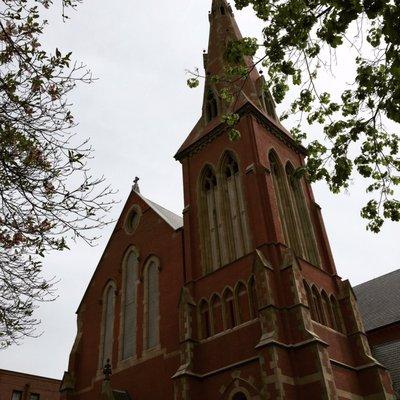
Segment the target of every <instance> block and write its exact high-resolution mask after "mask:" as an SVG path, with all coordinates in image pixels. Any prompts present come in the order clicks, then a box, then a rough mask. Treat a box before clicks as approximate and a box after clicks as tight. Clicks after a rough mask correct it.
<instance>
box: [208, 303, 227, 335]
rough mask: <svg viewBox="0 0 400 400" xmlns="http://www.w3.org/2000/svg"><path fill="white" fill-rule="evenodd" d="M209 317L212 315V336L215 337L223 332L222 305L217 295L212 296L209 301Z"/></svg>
mask: <svg viewBox="0 0 400 400" xmlns="http://www.w3.org/2000/svg"><path fill="white" fill-rule="evenodd" d="M211 315H212V334H213V335H216V334H217V333H220V332H222V331H223V330H224V321H223V318H222V304H221V299H220V297H219V296H218V295H214V296H213V297H212V299H211Z"/></svg>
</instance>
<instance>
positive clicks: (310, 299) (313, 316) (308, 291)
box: [303, 281, 318, 321]
mask: <svg viewBox="0 0 400 400" xmlns="http://www.w3.org/2000/svg"><path fill="white" fill-rule="evenodd" d="M303 283H304V289H305V291H306V296H307V303H308V307H309V309H310V314H311V319H313V320H314V321H317V318H318V317H317V312H316V309H315V303H314V299H313V295H312V292H311V289H310V286H308V283H307V282H306V281H304V282H303Z"/></svg>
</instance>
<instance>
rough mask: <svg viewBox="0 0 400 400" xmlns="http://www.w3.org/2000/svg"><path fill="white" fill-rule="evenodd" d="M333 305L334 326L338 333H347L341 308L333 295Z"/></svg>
mask: <svg viewBox="0 0 400 400" xmlns="http://www.w3.org/2000/svg"><path fill="white" fill-rule="evenodd" d="M330 299H331V304H332V311H333V324H334V329H336V330H337V331H338V332H342V333H344V332H345V329H344V326H343V320H342V313H341V311H340V306H339V304H338V302H337V300H336V298H335V297H334V296H333V295H331V298H330Z"/></svg>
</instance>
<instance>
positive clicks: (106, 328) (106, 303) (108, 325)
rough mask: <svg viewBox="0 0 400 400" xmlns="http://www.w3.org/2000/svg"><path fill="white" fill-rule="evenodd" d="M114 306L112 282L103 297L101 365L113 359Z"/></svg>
mask: <svg viewBox="0 0 400 400" xmlns="http://www.w3.org/2000/svg"><path fill="white" fill-rule="evenodd" d="M114 307H115V286H114V284H113V283H110V284H109V285H108V286H107V288H106V290H105V293H104V297H103V329H102V331H103V337H102V348H101V367H103V366H104V365H105V364H106V362H107V360H111V361H112V348H113V342H114Z"/></svg>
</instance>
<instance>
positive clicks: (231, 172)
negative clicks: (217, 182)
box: [221, 152, 250, 261]
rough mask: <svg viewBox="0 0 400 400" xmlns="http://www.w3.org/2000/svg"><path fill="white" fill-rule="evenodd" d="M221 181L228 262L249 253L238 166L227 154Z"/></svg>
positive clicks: (229, 154)
mask: <svg viewBox="0 0 400 400" xmlns="http://www.w3.org/2000/svg"><path fill="white" fill-rule="evenodd" d="M221 177H222V181H223V205H224V217H225V221H224V222H225V224H224V225H225V226H226V227H227V231H228V235H229V238H230V240H229V243H230V244H231V246H230V249H229V250H230V251H229V253H230V257H229V258H230V261H232V260H236V259H238V258H240V257H242V256H243V255H244V254H247V253H248V252H249V251H250V238H249V236H250V235H249V228H248V223H247V212H246V207H245V202H244V195H243V187H242V181H241V177H240V171H239V165H238V163H237V161H236V159H235V157H234V156H233V155H232V154H231V153H230V152H229V153H227V154H226V155H225V157H224V159H223V162H222V164H221Z"/></svg>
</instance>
